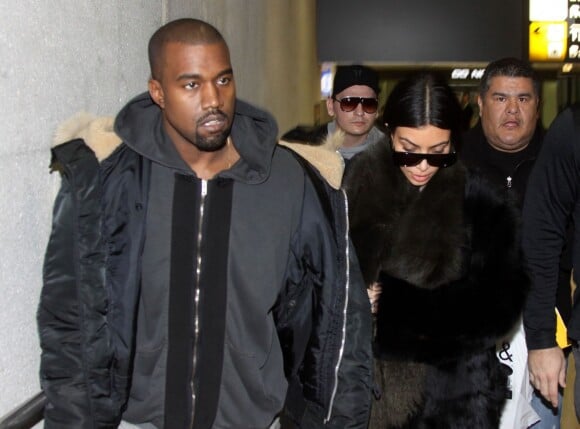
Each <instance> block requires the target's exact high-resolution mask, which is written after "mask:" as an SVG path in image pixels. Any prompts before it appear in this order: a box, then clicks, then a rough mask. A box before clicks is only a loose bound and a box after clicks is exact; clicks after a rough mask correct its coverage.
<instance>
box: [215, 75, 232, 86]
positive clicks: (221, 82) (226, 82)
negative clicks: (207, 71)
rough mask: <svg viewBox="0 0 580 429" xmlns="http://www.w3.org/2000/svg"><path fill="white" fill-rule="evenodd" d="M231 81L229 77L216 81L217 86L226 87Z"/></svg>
mask: <svg viewBox="0 0 580 429" xmlns="http://www.w3.org/2000/svg"><path fill="white" fill-rule="evenodd" d="M231 81H232V78H230V77H222V78H220V79H219V80H218V85H222V86H223V85H228V84H229V83H230V82H231Z"/></svg>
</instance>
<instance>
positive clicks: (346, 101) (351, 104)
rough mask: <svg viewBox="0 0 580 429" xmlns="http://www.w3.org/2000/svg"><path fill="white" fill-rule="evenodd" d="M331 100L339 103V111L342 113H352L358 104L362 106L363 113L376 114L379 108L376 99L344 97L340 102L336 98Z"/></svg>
mask: <svg viewBox="0 0 580 429" xmlns="http://www.w3.org/2000/svg"><path fill="white" fill-rule="evenodd" d="M333 100H334V101H338V102H339V103H340V110H342V111H343V112H352V111H353V110H354V109H356V108H357V107H358V105H359V104H362V108H363V112H365V113H376V111H377V109H378V108H379V100H377V99H376V98H367V97H344V98H341V99H340V100H339V99H338V98H334V99H333Z"/></svg>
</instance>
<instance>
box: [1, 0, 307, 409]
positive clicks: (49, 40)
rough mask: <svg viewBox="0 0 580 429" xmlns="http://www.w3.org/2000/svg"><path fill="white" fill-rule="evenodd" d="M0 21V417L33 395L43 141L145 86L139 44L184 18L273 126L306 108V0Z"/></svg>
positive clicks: (149, 7) (88, 11) (208, 0)
mask: <svg viewBox="0 0 580 429" xmlns="http://www.w3.org/2000/svg"><path fill="white" fill-rule="evenodd" d="M2 10H3V11H2V13H1V14H0V59H1V62H0V97H1V98H0V117H1V118H2V119H1V120H0V155H1V157H0V213H2V215H1V219H2V221H1V222H0V237H2V240H1V241H0V309H1V311H0V330H1V332H2V335H0V386H1V389H2V390H1V392H2V393H1V394H0V416H3V415H4V414H6V413H7V412H8V411H10V410H11V409H12V408H14V407H15V406H16V405H17V404H19V403H21V402H22V401H24V400H26V399H28V398H29V397H31V396H32V395H33V394H34V393H36V392H37V391H38V390H39V385H38V375H37V374H38V362H39V353H40V350H39V346H38V337H37V333H36V322H35V314H36V307H37V304H38V295H39V292H40V288H41V274H42V273H41V272H42V259H43V253H44V248H45V246H46V242H47V239H48V234H49V228H50V222H51V207H52V201H53V198H54V196H55V194H56V191H57V188H58V185H59V182H60V180H59V177H58V175H57V174H52V175H49V171H48V166H49V161H50V153H49V147H50V143H51V135H52V133H53V131H54V129H55V127H56V126H57V124H58V123H60V122H61V121H62V120H64V119H66V118H67V117H69V116H70V115H71V114H73V113H74V112H77V111H79V110H87V111H89V112H93V113H96V114H102V115H112V114H114V113H115V112H116V111H117V110H118V109H119V108H120V107H121V106H122V105H123V104H124V103H125V102H126V101H127V100H128V99H129V98H131V97H132V96H133V95H136V94H137V93H139V92H142V91H144V90H145V89H146V81H147V77H148V65H147V58H146V46H147V42H148V40H149V37H150V35H151V34H152V33H153V31H154V30H155V29H156V28H158V27H159V26H160V25H161V24H163V23H164V22H166V21H167V20H168V19H174V18H178V17H184V16H191V17H198V18H202V19H206V20H208V21H209V22H211V23H213V24H214V25H216V26H217V27H218V29H220V30H221V31H222V32H223V33H224V36H225V37H226V39H227V40H228V42H229V44H230V48H231V51H232V62H233V65H234V71H235V73H236V81H237V85H238V95H239V96H241V97H242V98H245V99H247V100H249V101H252V102H254V103H256V104H258V105H261V106H263V107H266V108H268V109H269V110H270V111H272V112H273V113H274V114H275V116H276V117H277V118H278V119H279V121H280V124H281V126H280V128H281V131H284V130H285V129H287V128H289V127H290V126H293V125H294V124H296V123H299V122H300V123H310V122H312V120H313V115H312V110H313V106H314V104H315V103H316V101H317V97H316V92H317V91H316V88H317V86H316V85H317V65H316V59H315V43H314V37H313V35H314V28H313V25H314V2H312V1H310V0H293V1H290V0H247V1H246V0H244V1H242V0H203V1H201V0H198V1H195V0H174V1H171V0H166V1H161V0H122V1H121V0H119V1H115V0H53V1H50V2H48V1H44V0H23V1H20V2H10V6H9V7H8V6H7V5H4V7H3V8H2Z"/></svg>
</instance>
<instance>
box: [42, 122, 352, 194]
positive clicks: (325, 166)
mask: <svg viewBox="0 0 580 429" xmlns="http://www.w3.org/2000/svg"><path fill="white" fill-rule="evenodd" d="M114 125H115V118H114V117H112V116H95V115H93V114H91V113H88V112H84V111H81V112H78V113H76V114H75V115H73V116H72V117H70V118H69V119H67V120H65V121H64V122H63V123H62V124H60V125H59V126H58V128H57V130H56V132H55V133H54V136H53V142H52V145H53V147H54V146H58V145H60V144H64V143H66V142H68V141H71V140H74V139H82V140H84V142H85V143H86V144H87V146H89V147H90V148H91V150H92V151H93V152H94V153H95V156H96V157H97V159H98V161H99V162H101V161H103V160H104V159H106V158H107V157H108V156H109V155H111V153H113V151H114V150H115V149H116V148H117V147H118V146H119V145H121V143H122V139H121V137H119V135H118V134H117V133H116V132H115V129H114ZM343 139H344V135H343V133H340V132H337V133H334V134H332V135H330V136H329V137H328V138H327V139H326V141H325V142H324V143H323V144H321V145H317V146H311V145H305V144H299V143H291V142H286V141H284V140H281V141H280V142H279V144H280V145H281V146H285V147H287V148H289V149H290V150H292V151H294V152H296V153H297V154H298V155H300V156H301V157H303V158H304V159H306V161H308V162H309V163H310V164H311V165H312V166H313V167H314V168H316V170H318V172H319V173H320V175H321V176H322V177H323V178H324V179H325V180H326V181H327V182H328V184H329V185H330V186H331V187H332V188H334V189H339V188H340V184H341V181H342V175H343V172H344V160H343V158H342V156H340V154H339V153H338V151H337V149H338V148H339V147H340V145H341V144H342V141H343Z"/></svg>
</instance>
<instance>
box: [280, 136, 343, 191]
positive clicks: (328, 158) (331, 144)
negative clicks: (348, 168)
mask: <svg viewBox="0 0 580 429" xmlns="http://www.w3.org/2000/svg"><path fill="white" fill-rule="evenodd" d="M343 141H344V132H342V131H337V132H335V133H332V134H330V135H329V136H327V137H326V139H325V140H324V142H323V143H322V144H316V145H311V144H303V143H293V142H289V141H285V140H280V142H279V143H280V144H281V145H282V146H285V147H287V148H289V149H291V150H292V151H294V152H296V153H297V154H298V155H300V156H301V157H302V158H304V159H306V160H307V161H308V162H309V163H310V164H311V165H312V166H313V167H314V168H316V169H317V170H318V172H319V173H320V175H321V176H322V177H324V178H325V179H326V181H327V182H328V184H329V185H330V186H331V187H332V188H334V189H339V188H340V184H341V182H342V175H343V173H344V160H343V158H342V156H341V155H340V153H339V152H338V148H339V147H341V145H342V142H343Z"/></svg>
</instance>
